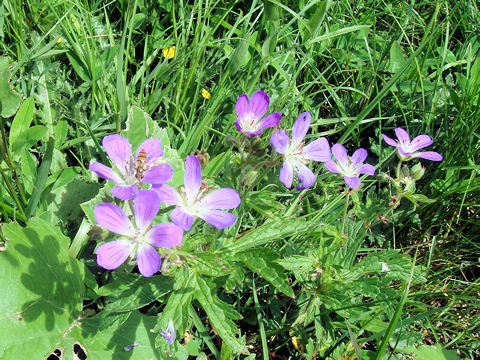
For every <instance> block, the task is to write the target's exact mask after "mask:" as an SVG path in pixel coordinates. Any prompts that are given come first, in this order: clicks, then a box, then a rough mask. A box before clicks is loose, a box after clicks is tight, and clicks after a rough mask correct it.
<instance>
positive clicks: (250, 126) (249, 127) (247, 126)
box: [241, 113, 258, 132]
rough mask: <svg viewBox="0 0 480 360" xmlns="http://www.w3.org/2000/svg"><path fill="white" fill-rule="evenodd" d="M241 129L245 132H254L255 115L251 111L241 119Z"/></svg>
mask: <svg viewBox="0 0 480 360" xmlns="http://www.w3.org/2000/svg"><path fill="white" fill-rule="evenodd" d="M241 123H242V129H243V130H244V131H247V132H254V131H257V130H258V126H257V125H258V124H257V122H256V121H255V116H254V115H253V113H251V114H250V116H246V117H244V118H243V119H242V121H241Z"/></svg>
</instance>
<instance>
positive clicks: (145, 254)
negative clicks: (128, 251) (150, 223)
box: [137, 245, 162, 277]
mask: <svg viewBox="0 0 480 360" xmlns="http://www.w3.org/2000/svg"><path fill="white" fill-rule="evenodd" d="M161 264H162V258H161V257H160V255H158V252H157V250H155V248H154V247H153V246H150V245H141V246H139V247H138V251H137V265H138V270H139V271H140V274H142V275H143V276H145V277H150V276H152V275H153V274H155V273H156V272H157V271H158V270H159V269H160V265H161Z"/></svg>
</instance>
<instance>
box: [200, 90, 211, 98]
mask: <svg viewBox="0 0 480 360" xmlns="http://www.w3.org/2000/svg"><path fill="white" fill-rule="evenodd" d="M202 96H203V97H204V98H205V99H207V100H208V99H210V98H211V97H212V95H211V94H210V93H209V92H208V90H207V89H202Z"/></svg>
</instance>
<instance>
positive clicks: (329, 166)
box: [323, 160, 342, 174]
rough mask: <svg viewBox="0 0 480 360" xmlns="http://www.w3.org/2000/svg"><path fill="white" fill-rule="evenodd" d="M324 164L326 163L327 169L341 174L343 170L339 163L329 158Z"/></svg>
mask: <svg viewBox="0 0 480 360" xmlns="http://www.w3.org/2000/svg"><path fill="white" fill-rule="evenodd" d="M323 165H325V167H326V169H327V170H328V171H330V172H332V173H335V174H341V173H342V170H340V168H339V167H338V165H337V163H336V162H335V161H333V160H328V161H327V162H325V163H324V164H323Z"/></svg>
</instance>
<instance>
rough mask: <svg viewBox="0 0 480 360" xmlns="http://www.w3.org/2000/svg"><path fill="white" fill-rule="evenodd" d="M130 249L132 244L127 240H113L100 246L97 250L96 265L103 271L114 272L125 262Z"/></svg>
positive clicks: (130, 251)
mask: <svg viewBox="0 0 480 360" xmlns="http://www.w3.org/2000/svg"><path fill="white" fill-rule="evenodd" d="M132 249H133V242H131V241H129V240H115V241H110V242H108V243H105V244H103V245H100V247H99V248H98V249H97V264H98V265H99V266H101V267H103V268H104V269H107V270H114V269H116V268H118V267H119V266H120V265H122V264H123V263H124V262H125V260H127V258H128V257H129V256H130V254H131V253H132Z"/></svg>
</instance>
